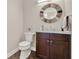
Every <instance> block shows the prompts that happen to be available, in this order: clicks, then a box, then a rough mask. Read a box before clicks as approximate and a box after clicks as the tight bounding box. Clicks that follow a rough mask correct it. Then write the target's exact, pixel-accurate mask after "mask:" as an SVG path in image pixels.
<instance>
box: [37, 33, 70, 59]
mask: <svg viewBox="0 0 79 59" xmlns="http://www.w3.org/2000/svg"><path fill="white" fill-rule="evenodd" d="M36 55H37V57H39V58H40V59H71V58H70V57H71V35H70V34H57V33H41V32H40V33H36Z"/></svg>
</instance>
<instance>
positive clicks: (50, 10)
mask: <svg viewBox="0 0 79 59" xmlns="http://www.w3.org/2000/svg"><path fill="white" fill-rule="evenodd" d="M56 15H57V11H56V9H55V8H51V7H50V8H47V9H46V10H45V11H44V17H45V18H46V19H48V20H50V19H53V18H54V17H56Z"/></svg>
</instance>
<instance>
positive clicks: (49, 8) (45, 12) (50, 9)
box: [40, 3, 63, 23]
mask: <svg viewBox="0 0 79 59" xmlns="http://www.w3.org/2000/svg"><path fill="white" fill-rule="evenodd" d="M62 12H63V11H62V8H61V7H60V6H59V5H58V4H55V3H49V4H47V5H45V6H43V7H42V9H41V11H40V18H41V20H43V21H44V22H46V23H54V22H56V21H57V20H59V19H60V18H61V16H62Z"/></svg>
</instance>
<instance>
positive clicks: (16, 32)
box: [7, 0, 23, 53]
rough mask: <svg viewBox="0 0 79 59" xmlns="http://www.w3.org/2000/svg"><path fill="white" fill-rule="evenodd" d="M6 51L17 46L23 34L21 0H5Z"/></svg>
mask: <svg viewBox="0 0 79 59" xmlns="http://www.w3.org/2000/svg"><path fill="white" fill-rule="evenodd" d="M7 2H8V3H7V4H8V6H7V9H8V11H7V15H8V19H7V30H8V31H7V36H8V38H7V50H8V51H7V52H8V53H10V52H11V51H13V50H14V49H16V48H17V47H18V43H19V41H20V39H21V37H22V34H23V0H7Z"/></svg>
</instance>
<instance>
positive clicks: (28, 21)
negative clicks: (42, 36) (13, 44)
mask: <svg viewBox="0 0 79 59" xmlns="http://www.w3.org/2000/svg"><path fill="white" fill-rule="evenodd" d="M53 2H55V3H58V4H59V5H60V6H61V7H62V9H63V15H62V17H61V19H60V20H58V21H57V22H56V23H52V24H48V23H45V22H43V21H41V19H40V16H39V11H40V8H39V6H38V5H37V4H36V2H35V1H33V0H24V22H25V26H24V27H25V31H28V28H29V27H30V28H31V29H32V31H40V28H41V26H42V25H44V27H45V29H49V28H52V30H60V29H61V22H62V20H63V17H64V15H65V7H64V6H65V5H64V0H59V1H58V0H55V1H53Z"/></svg>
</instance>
